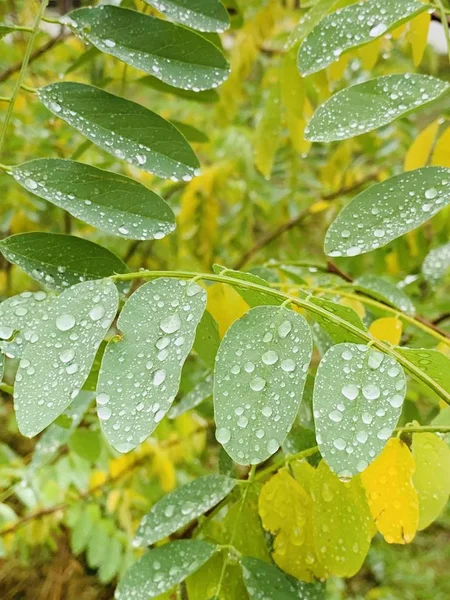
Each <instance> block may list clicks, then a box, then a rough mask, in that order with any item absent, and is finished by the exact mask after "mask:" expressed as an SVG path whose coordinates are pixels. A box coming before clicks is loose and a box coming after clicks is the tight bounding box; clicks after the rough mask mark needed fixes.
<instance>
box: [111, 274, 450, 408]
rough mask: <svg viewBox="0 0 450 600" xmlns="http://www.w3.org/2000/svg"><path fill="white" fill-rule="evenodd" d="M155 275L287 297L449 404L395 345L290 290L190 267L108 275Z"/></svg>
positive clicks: (126, 277)
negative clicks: (394, 362)
mask: <svg viewBox="0 0 450 600" xmlns="http://www.w3.org/2000/svg"><path fill="white" fill-rule="evenodd" d="M158 277H170V278H176V279H192V278H193V277H196V278H197V279H203V280H205V281H217V282H219V283H228V284H229V285H231V286H232V287H239V288H245V289H249V290H255V291H257V292H263V293H265V294H269V295H271V296H273V297H274V298H278V299H280V300H281V302H283V301H284V300H290V301H291V303H292V304H294V305H296V306H298V307H300V308H303V309H305V310H307V311H308V312H310V313H313V314H315V315H318V316H320V317H325V318H326V319H328V320H330V321H333V322H334V323H336V324H337V325H338V326H339V327H341V328H342V329H344V330H346V331H348V332H349V333H352V334H353V335H355V336H357V337H359V338H360V339H361V340H362V341H364V342H365V343H368V342H370V343H371V345H372V346H373V347H374V348H376V349H377V350H379V351H380V352H383V353H384V354H388V355H389V356H392V357H393V358H395V359H396V360H397V362H398V363H400V364H401V365H402V366H403V367H404V368H405V369H406V370H407V371H409V372H410V373H411V375H412V376H413V377H415V378H416V379H417V380H418V381H421V382H422V383H424V384H425V385H427V386H428V387H429V388H430V389H432V390H433V391H434V392H435V393H436V394H437V395H438V396H439V397H440V398H442V400H444V402H446V403H447V404H449V405H450V392H448V391H447V390H445V389H444V388H443V387H442V386H441V385H440V384H439V383H438V382H437V381H435V380H434V379H433V378H432V377H430V376H429V375H428V374H427V373H425V372H424V371H422V369H420V368H419V367H417V366H416V365H415V364H413V363H412V362H411V361H410V360H408V359H407V358H406V357H405V356H402V355H401V354H400V353H399V352H397V350H396V349H395V348H393V347H392V346H390V345H389V344H387V343H385V342H382V341H381V340H377V339H375V338H373V337H372V336H371V335H370V333H368V332H366V331H363V330H361V329H359V328H358V327H356V325H353V324H352V323H349V322H348V321H345V320H344V319H342V318H341V317H339V316H338V315H336V314H334V313H332V312H329V311H328V310H326V309H325V308H323V307H322V306H319V305H317V304H314V303H312V302H310V301H309V300H308V299H305V298H296V297H295V296H291V295H290V294H286V293H284V292H280V291H278V290H274V289H273V288H271V287H266V286H264V285H260V284H258V283H253V282H251V281H244V280H242V279H235V278H233V277H229V276H227V275H217V274H215V273H195V272H190V271H138V272H136V273H124V274H118V275H113V276H112V277H111V279H113V280H114V281H132V280H133V279H157V278H158Z"/></svg>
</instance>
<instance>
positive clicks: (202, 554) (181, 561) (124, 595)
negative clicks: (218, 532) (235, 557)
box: [115, 540, 216, 600]
mask: <svg viewBox="0 0 450 600" xmlns="http://www.w3.org/2000/svg"><path fill="white" fill-rule="evenodd" d="M215 551H216V547H215V546H213V545H212V544H207V543H206V542H202V541H199V540H178V541H176V542H171V543H170V544H165V545H164V546H160V547H159V548H154V549H153V550H150V551H149V552H147V553H146V554H144V556H143V557H142V558H140V559H139V560H138V561H137V562H135V563H134V565H132V566H131V568H130V569H128V571H127V572H126V573H125V575H124V577H123V579H122V580H121V581H120V583H119V585H118V587H117V590H116V595H115V598H116V600H149V599H150V598H155V597H156V596H159V595H160V594H162V593H163V592H165V591H167V590H169V589H170V588H171V587H172V586H174V585H176V584H177V583H180V581H183V579H186V577H187V576H188V575H190V574H191V573H194V572H195V571H197V570H198V569H199V568H200V567H201V566H202V565H203V564H205V562H206V561H207V560H208V559H209V558H211V557H212V556H213V554H214V553H215Z"/></svg>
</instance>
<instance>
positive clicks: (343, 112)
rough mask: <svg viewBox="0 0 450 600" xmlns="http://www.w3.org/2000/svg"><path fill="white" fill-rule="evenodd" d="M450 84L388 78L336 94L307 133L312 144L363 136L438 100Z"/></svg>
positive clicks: (410, 76) (416, 76)
mask: <svg viewBox="0 0 450 600" xmlns="http://www.w3.org/2000/svg"><path fill="white" fill-rule="evenodd" d="M448 88H449V84H448V83H447V82H445V81H442V80H440V79H436V77H431V76H430V75H419V74H417V73H416V74H411V73H406V74H404V75H385V76H383V77H377V78H376V79H371V80H370V81H365V82H364V83H357V84H356V85H353V86H351V87H348V88H345V89H344V90H342V91H340V92H338V93H337V94H335V95H334V96H333V97H332V98H330V99H329V100H327V101H326V102H324V104H322V105H321V106H319V108H318V109H317V110H316V112H315V113H314V115H313V117H312V119H311V121H310V122H309V124H308V127H307V128H306V130H305V137H306V139H308V140H310V141H312V142H334V141H338V140H345V139H348V138H352V137H355V136H357V135H361V134H362V133H366V132H368V131H373V130H374V129H378V128H379V127H382V126H383V125H387V124H388V123H392V121H395V119H398V118H399V117H401V116H404V115H406V114H407V113H410V112H411V111H413V110H416V109H417V108H419V107H420V106H422V105H424V104H428V103H429V102H431V101H432V100H435V99H436V98H438V97H439V96H440V95H441V94H443V93H444V92H445V91H446V90H447V89H448Z"/></svg>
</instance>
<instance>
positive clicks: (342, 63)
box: [327, 53, 352, 81]
mask: <svg viewBox="0 0 450 600" xmlns="http://www.w3.org/2000/svg"><path fill="white" fill-rule="evenodd" d="M351 58H352V55H351V53H347V54H343V55H342V56H341V57H340V58H339V60H337V61H336V62H334V63H332V64H331V65H330V66H329V67H328V68H327V72H328V76H329V79H330V80H331V81H340V80H341V79H342V77H343V75H344V72H345V69H346V68H347V65H348V63H349V62H350V60H351Z"/></svg>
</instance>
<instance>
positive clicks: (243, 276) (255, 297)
mask: <svg viewBox="0 0 450 600" xmlns="http://www.w3.org/2000/svg"><path fill="white" fill-rule="evenodd" d="M213 271H214V273H217V274H219V275H225V276H226V277H232V278H233V279H237V280H239V281H248V282H250V283H255V284H256V285H260V286H263V287H268V285H267V281H266V280H265V279H263V278H262V277H260V276H259V275H255V274H254V273H244V272H242V271H234V270H233V269H227V268H226V267H223V266H222V265H218V264H214V265H213ZM230 285H233V284H232V283H230ZM233 287H234V289H235V290H236V291H237V293H238V294H239V295H240V296H241V297H242V298H243V299H244V300H245V302H247V304H248V305H249V306H250V307H252V308H253V307H255V306H261V305H262V304H263V305H271V306H279V305H280V304H282V303H283V300H280V299H279V298H275V297H274V296H272V294H266V293H265V292H260V291H259V290H252V289H249V288H245V287H240V286H239V285H235V286H233Z"/></svg>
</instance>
